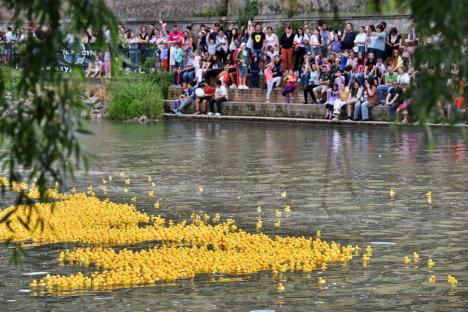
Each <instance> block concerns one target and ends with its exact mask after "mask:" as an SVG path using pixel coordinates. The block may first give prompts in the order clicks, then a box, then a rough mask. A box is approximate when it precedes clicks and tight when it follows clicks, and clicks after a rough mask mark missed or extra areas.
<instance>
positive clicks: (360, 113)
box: [354, 101, 369, 120]
mask: <svg viewBox="0 0 468 312" xmlns="http://www.w3.org/2000/svg"><path fill="white" fill-rule="evenodd" d="M359 119H364V120H369V102H368V101H363V102H357V103H356V104H354V120H359Z"/></svg>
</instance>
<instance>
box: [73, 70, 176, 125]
mask: <svg viewBox="0 0 468 312" xmlns="http://www.w3.org/2000/svg"><path fill="white" fill-rule="evenodd" d="M170 81H171V76H170V75H168V74H167V73H148V74H145V75H138V76H136V77H135V78H133V77H128V78H120V79H113V80H111V81H107V82H105V83H101V82H100V81H96V82H97V83H94V84H93V83H92V82H91V81H88V84H87V85H86V87H85V92H84V95H85V98H84V102H85V104H87V109H86V110H85V111H83V112H82V117H84V118H88V119H91V120H100V119H111V120H121V121H128V120H133V121H137V120H139V121H146V120H148V119H159V118H161V117H162V116H163V114H164V106H163V103H164V98H165V97H167V89H168V86H169V85H170Z"/></svg>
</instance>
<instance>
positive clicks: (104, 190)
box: [102, 186, 107, 195]
mask: <svg viewBox="0 0 468 312" xmlns="http://www.w3.org/2000/svg"><path fill="white" fill-rule="evenodd" d="M102 193H103V194H104V195H106V194H107V187H105V186H104V187H103V188H102Z"/></svg>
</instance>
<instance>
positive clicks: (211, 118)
mask: <svg viewBox="0 0 468 312" xmlns="http://www.w3.org/2000/svg"><path fill="white" fill-rule="evenodd" d="M164 117H165V118H166V119H180V120H187V121H200V120H204V121H223V122H224V121H228V122H262V123H263V122H275V123H293V124H324V125H337V126H373V127H375V126H377V127H391V126H396V127H405V128H416V127H422V126H421V125H420V124H418V123H409V124H401V123H399V124H397V123H394V122H388V121H351V120H339V121H334V120H326V119H307V118H279V117H258V116H226V115H223V116H208V115H193V114H181V115H176V114H168V113H166V114H164ZM425 126H429V127H433V128H454V127H455V128H468V125H465V124H457V125H448V124H432V123H429V124H426V125H425Z"/></svg>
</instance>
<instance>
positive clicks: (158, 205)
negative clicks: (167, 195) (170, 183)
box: [153, 201, 161, 209]
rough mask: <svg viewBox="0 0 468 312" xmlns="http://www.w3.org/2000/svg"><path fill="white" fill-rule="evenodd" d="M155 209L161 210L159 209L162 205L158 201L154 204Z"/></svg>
mask: <svg viewBox="0 0 468 312" xmlns="http://www.w3.org/2000/svg"><path fill="white" fill-rule="evenodd" d="M153 207H154V209H159V207H161V204H160V203H159V202H158V201H157V202H155V203H154V205H153Z"/></svg>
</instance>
